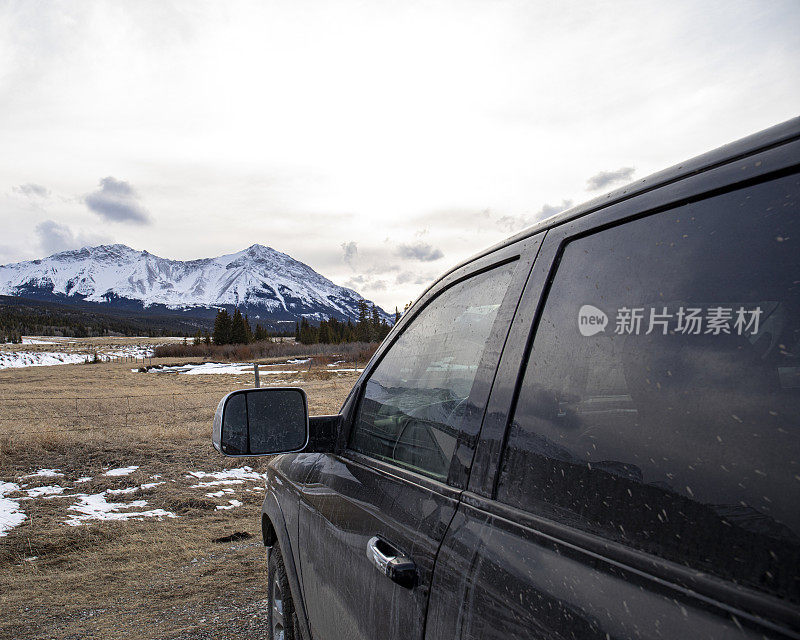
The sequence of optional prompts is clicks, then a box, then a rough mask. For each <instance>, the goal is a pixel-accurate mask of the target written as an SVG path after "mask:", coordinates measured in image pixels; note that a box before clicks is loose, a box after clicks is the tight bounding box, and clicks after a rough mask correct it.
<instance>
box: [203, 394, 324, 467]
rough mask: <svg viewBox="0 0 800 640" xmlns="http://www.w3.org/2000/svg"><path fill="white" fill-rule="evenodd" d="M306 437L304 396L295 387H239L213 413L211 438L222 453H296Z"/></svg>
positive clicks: (221, 401) (306, 411) (234, 454)
mask: <svg viewBox="0 0 800 640" xmlns="http://www.w3.org/2000/svg"><path fill="white" fill-rule="evenodd" d="M308 439H309V432H308V400H307V398H306V392H305V391H303V389H300V388H297V387H270V388H266V389H239V390H237V391H233V392H231V393H229V394H228V395H226V396H225V397H224V398H222V400H220V402H219V405H218V406H217V411H216V413H215V414H214V426H213V429H212V434H211V441H212V443H213V444H214V448H215V449H216V450H217V451H219V452H220V453H221V454H223V455H226V456H232V457H242V456H267V455H274V454H278V453H296V452H298V451H302V450H303V449H304V448H305V447H306V445H307V444H308Z"/></svg>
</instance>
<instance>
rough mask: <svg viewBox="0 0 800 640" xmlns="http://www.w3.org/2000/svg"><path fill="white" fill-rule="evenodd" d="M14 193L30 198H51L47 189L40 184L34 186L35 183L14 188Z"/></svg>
mask: <svg viewBox="0 0 800 640" xmlns="http://www.w3.org/2000/svg"><path fill="white" fill-rule="evenodd" d="M14 191H16V192H17V193H21V194H22V195H24V196H28V197H29V198H47V197H49V196H50V191H49V190H48V189H47V188H46V187H43V186H42V185H40V184H34V183H33V182H29V183H28V184H21V185H19V186H18V187H14Z"/></svg>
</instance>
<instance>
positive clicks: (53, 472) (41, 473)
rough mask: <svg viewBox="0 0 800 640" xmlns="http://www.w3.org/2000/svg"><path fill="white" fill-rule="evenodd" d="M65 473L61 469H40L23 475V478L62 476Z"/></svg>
mask: <svg viewBox="0 0 800 640" xmlns="http://www.w3.org/2000/svg"><path fill="white" fill-rule="evenodd" d="M63 475H64V474H63V473H61V469H39V470H38V471H34V472H33V473H29V474H28V475H27V476H22V478H21V479H22V480H24V479H26V478H39V477H42V478H57V477H61V476H63Z"/></svg>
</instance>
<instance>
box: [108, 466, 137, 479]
mask: <svg viewBox="0 0 800 640" xmlns="http://www.w3.org/2000/svg"><path fill="white" fill-rule="evenodd" d="M138 468H139V467H138V466H136V465H133V466H130V467H120V468H119V469H110V470H108V471H106V472H105V473H104V474H103V475H106V476H128V475H130V474H132V473H133V472H134V471H136V470H137V469H138Z"/></svg>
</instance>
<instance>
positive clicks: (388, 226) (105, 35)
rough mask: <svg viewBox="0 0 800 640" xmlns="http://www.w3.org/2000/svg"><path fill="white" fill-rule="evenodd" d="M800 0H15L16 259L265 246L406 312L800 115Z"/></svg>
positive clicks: (0, 67) (0, 121)
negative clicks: (576, 216) (543, 233)
mask: <svg viewBox="0 0 800 640" xmlns="http://www.w3.org/2000/svg"><path fill="white" fill-rule="evenodd" d="M798 26H800V2H797V0H787V1H785V2H781V1H778V0H770V1H768V2H767V1H763V0H758V1H747V2H741V1H735V0H725V1H723V2H710V1H705V2H681V1H675V0H672V1H670V2H664V1H663V0H659V1H657V2H646V1H637V2H589V1H586V0H583V1H580V2H554V1H550V2H535V1H533V0H531V1H528V2H501V1H487V2H480V1H470V0H457V1H455V2H424V3H422V2H420V3H418V2H411V1H407V2H379V1H369V2H350V1H338V0H326V1H321V2H297V1H292V0H289V1H286V2H268V1H259V2H230V1H226V2H214V3H202V2H198V1H195V0H191V1H187V2H174V3H170V2H166V1H165V0H157V1H155V2H142V1H139V0H137V1H136V2H113V1H104V2H87V1H80V2H31V1H28V0H25V1H22V2H8V1H5V0H0V218H1V219H2V220H1V221H0V222H2V226H1V227H0V229H1V230H0V263H8V262H16V261H19V260H29V259H34V258H39V257H43V256H45V255H49V254H51V253H54V252H56V251H59V250H64V249H69V248H77V247H80V246H83V245H87V244H99V243H105V242H120V243H124V244H127V245H130V246H132V247H134V248H135V249H147V250H148V251H150V252H151V253H155V254H157V255H160V256H163V257H168V258H177V259H192V258H201V257H209V256H214V255H220V254H223V253H232V252H234V251H238V250H240V249H243V248H245V247H247V246H249V245H250V244H253V243H255V242H258V243H261V244H265V245H269V246H271V247H273V248H275V249H277V250H279V251H283V252H285V253H288V254H289V255H291V256H293V257H294V258H297V259H298V260H302V261H303V262H305V263H307V264H309V265H310V266H311V267H313V268H314V269H316V270H317V271H319V272H320V273H322V274H323V275H325V276H327V277H328V278H330V279H332V280H333V281H334V282H336V283H337V284H344V285H347V286H350V287H353V288H355V289H356V290H357V291H359V292H360V293H362V294H363V295H365V296H366V297H368V298H371V299H373V300H375V301H377V302H378V303H379V304H381V305H382V306H384V307H385V308H387V309H390V310H393V309H394V307H395V305H397V306H400V307H401V308H402V306H403V304H404V303H405V302H408V301H409V300H411V299H412V298H415V297H416V296H417V295H418V294H419V293H420V292H421V290H422V289H423V287H424V286H425V285H427V284H428V283H429V282H430V281H431V280H433V279H434V278H435V277H436V276H437V275H439V274H441V273H442V272H443V271H445V270H446V269H447V268H449V267H450V266H452V265H453V264H455V263H457V262H459V261H461V260H463V259H464V258H466V257H468V256H469V255H471V254H473V253H475V252H476V251H479V250H480V249H482V248H483V247H485V246H487V245H489V244H491V243H494V242H496V241H499V240H501V239H502V238H504V237H506V236H508V235H510V234H511V233H512V232H515V231H518V230H520V229H522V228H524V227H525V226H527V225H529V224H531V223H532V222H534V221H536V220H537V219H539V218H541V217H543V216H545V215H548V214H551V213H555V212H557V211H559V210H561V209H563V208H564V207H567V206H569V205H570V204H579V203H580V202H582V201H585V200H588V199H590V198H592V197H594V196H596V195H599V194H602V193H603V192H604V191H608V190H610V189H612V188H615V187H617V186H621V185H622V184H624V183H625V182H627V181H630V180H631V179H634V178H641V177H644V176H646V175H647V174H649V173H652V172H653V171H656V170H659V169H662V168H665V167H667V166H669V165H671V164H674V163H677V162H680V161H682V160H684V159H686V158H688V157H690V156H693V155H697V154H699V153H702V152H704V151H708V150H710V149H713V148H715V147H717V146H720V145H722V144H725V143H727V142H730V141H733V140H735V139H737V138H739V137H742V136H744V135H747V134H750V133H753V132H755V131H758V130H760V129H763V128H765V127H768V126H770V125H773V124H777V123H779V122H782V121H784V120H787V119H789V118H790V117H793V116H795V115H798V114H800V108H799V107H800V82H798V78H800V38H798V35H797V34H798Z"/></svg>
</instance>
